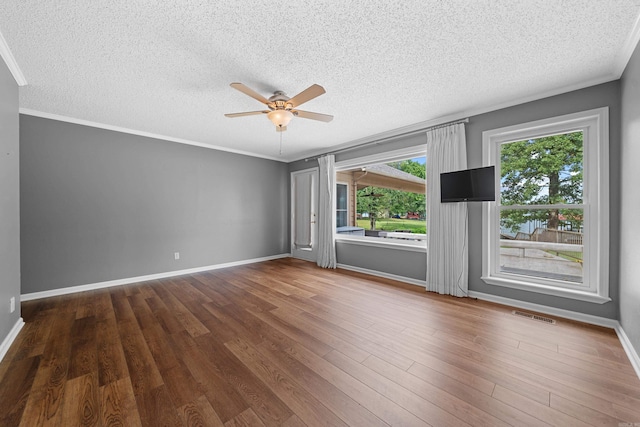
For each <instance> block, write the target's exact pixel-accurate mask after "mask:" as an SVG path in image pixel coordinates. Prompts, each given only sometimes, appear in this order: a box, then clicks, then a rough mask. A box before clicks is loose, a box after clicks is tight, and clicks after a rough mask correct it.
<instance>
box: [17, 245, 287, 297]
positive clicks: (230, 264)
mask: <svg viewBox="0 0 640 427" xmlns="http://www.w3.org/2000/svg"><path fill="white" fill-rule="evenodd" d="M290 256H291V254H288V253H287V254H279V255H272V256H267V257H262V258H253V259H245V260H242V261H233V262H227V263H223V264H214V265H207V266H204V267H196V268H188V269H185V270H176V271H168V272H165V273H157V274H148V275H145V276H137V277H129V278H126V279H117V280H109V281H106V282H98V283H91V284H88V285H78V286H70V287H68V288H59V289H52V290H50V291H42V292H33V293H30V294H23V295H21V296H20V300H21V301H30V300H34V299H40V298H49V297H55V296H58V295H67V294H73V293H76V292H84V291H93V290H95V289H102V288H110V287H112V286H121V285H128V284H131V283H138V282H145V281H147V280H157V279H166V278H167V277H174V276H182V275H184V274H194V273H200V272H203V271H209V270H218V269H221V268H228V267H236V266H239V265H245V264H255V263H257V262H264V261H271V260H274V259H280V258H289V257H290Z"/></svg>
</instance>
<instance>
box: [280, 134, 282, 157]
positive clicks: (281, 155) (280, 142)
mask: <svg viewBox="0 0 640 427" xmlns="http://www.w3.org/2000/svg"><path fill="white" fill-rule="evenodd" d="M280 155H281V156H282V132H280Z"/></svg>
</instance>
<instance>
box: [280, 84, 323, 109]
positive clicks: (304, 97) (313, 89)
mask: <svg viewBox="0 0 640 427" xmlns="http://www.w3.org/2000/svg"><path fill="white" fill-rule="evenodd" d="M325 92H326V91H325V90H324V88H323V87H322V86H320V85H315V84H314V85H311V86H309V87H308V88H306V89H305V90H303V91H302V92H300V93H299V94H297V95H296V96H294V97H293V98H291V99H290V100H288V101H287V104H291V105H292V106H293V108H296V107H297V106H298V105H302V104H304V103H305V102H307V101H311V100H312V99H313V98H316V97H318V96H320V95H322V94H323V93H325Z"/></svg>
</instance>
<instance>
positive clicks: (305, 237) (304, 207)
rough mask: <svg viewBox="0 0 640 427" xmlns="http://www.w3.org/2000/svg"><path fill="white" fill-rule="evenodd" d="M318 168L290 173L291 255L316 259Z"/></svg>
mask: <svg viewBox="0 0 640 427" xmlns="http://www.w3.org/2000/svg"><path fill="white" fill-rule="evenodd" d="M317 215H318V168H313V169H307V170H304V171H300V172H292V173H291V255H292V256H293V257H294V258H302V259H306V260H307V261H314V262H315V261H316V257H317V251H316V246H317V242H318V237H317V236H318V222H317Z"/></svg>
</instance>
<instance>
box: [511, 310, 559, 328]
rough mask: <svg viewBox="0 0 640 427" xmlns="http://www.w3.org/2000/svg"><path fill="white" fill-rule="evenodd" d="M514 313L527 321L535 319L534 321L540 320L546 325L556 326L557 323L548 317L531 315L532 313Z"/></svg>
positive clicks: (514, 311) (515, 311)
mask: <svg viewBox="0 0 640 427" xmlns="http://www.w3.org/2000/svg"><path fill="white" fill-rule="evenodd" d="M512 313H513V314H514V315H516V316H520V317H526V318H527V319H533V320H538V321H540V322H544V323H550V324H552V325H555V324H556V321H555V320H553V319H550V318H548V317H542V316H537V315H535V314H531V313H525V312H524V311H517V310H513V311H512Z"/></svg>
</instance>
